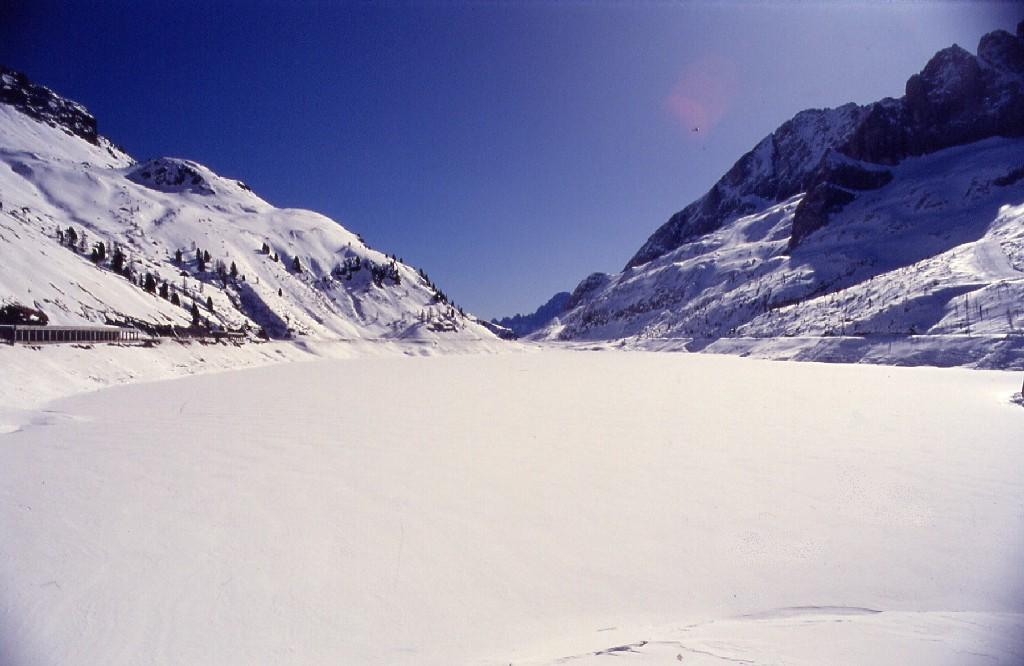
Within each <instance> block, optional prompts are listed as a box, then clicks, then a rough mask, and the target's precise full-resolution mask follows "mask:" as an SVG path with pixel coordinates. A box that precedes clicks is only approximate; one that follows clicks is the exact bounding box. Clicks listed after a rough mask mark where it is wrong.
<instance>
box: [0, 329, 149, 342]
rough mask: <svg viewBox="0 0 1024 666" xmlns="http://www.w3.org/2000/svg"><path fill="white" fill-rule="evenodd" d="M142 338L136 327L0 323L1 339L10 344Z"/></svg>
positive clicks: (126, 340) (122, 340) (113, 340)
mask: <svg viewBox="0 0 1024 666" xmlns="http://www.w3.org/2000/svg"><path fill="white" fill-rule="evenodd" d="M139 339H140V334H139V331H137V330H136V329H134V328H120V327H117V326H24V325H13V326H4V325H0V341H3V342H7V343H10V344H12V345H13V344H16V343H23V344H48V343H60V342H64V343H70V342H134V341H137V340H139Z"/></svg>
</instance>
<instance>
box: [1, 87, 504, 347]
mask: <svg viewBox="0 0 1024 666" xmlns="http://www.w3.org/2000/svg"><path fill="white" fill-rule="evenodd" d="M0 204H2V207H0V266H2V269H0V306H7V305H10V306H12V307H21V308H31V309H32V310H38V311H40V312H43V313H45V314H46V315H47V316H48V318H49V320H50V322H51V323H54V324H103V323H130V324H133V325H135V326H138V327H141V328H143V329H148V330H154V331H161V330H168V329H169V328H170V327H181V328H188V327H192V326H194V325H197V326H199V327H208V328H214V329H230V330H235V331H242V332H244V333H245V334H247V335H248V336H249V337H250V338H256V337H257V336H259V335H265V336H270V337H293V336H308V337H312V338H320V339H360V338H363V339H365V338H388V339H410V338H411V339H426V340H430V339H435V338H437V337H439V336H444V337H446V338H453V337H454V338H464V339H477V338H485V339H493V337H494V334H493V333H492V332H491V331H490V330H489V329H488V328H487V327H485V326H483V325H481V324H480V323H479V322H478V321H477V320H476V318H475V317H473V316H471V315H467V314H465V313H463V312H462V310H461V309H460V308H458V307H457V306H455V304H454V303H451V302H450V300H449V299H448V297H447V296H446V295H445V294H444V292H443V291H442V290H441V289H440V288H439V287H437V286H436V285H435V284H434V283H433V282H432V281H431V280H430V278H429V277H428V275H427V274H426V272H424V271H423V270H418V269H415V268H413V267H411V266H408V265H406V264H405V263H403V262H402V261H401V260H400V259H399V258H397V257H395V256H393V255H387V254H385V253H383V252H380V251H377V250H375V249H373V248H370V247H369V246H367V245H366V244H365V243H364V242H363V240H362V239H361V238H360V237H359V236H358V235H356V234H353V233H351V232H350V231H348V230H346V229H345V228H344V227H342V226H341V225H339V224H337V223H336V222H334V221H333V220H330V219H328V218H326V217H324V216H322V215H319V214H317V213H313V212H311V211H306V210H298V209H279V208H275V207H274V206H272V205H270V204H268V203H267V202H266V201H264V200H262V199H261V198H259V197H258V196H257V195H256V194H255V193H253V192H252V190H251V189H250V188H249V187H248V186H246V185H245V184H244V183H242V182H240V181H237V180H232V179H228V178H223V177H221V176H219V175H217V174H215V173H214V172H212V171H211V170H210V169H208V168H206V167H205V166H203V165H201V164H198V163H196V162H192V161H189V160H183V159H178V158H171V157H162V158H158V159H153V160H148V161H144V162H136V161H135V160H134V159H133V158H132V157H131V156H129V155H127V154H126V153H124V152H123V151H122V150H120V149H119V148H117V147H116V146H114V145H113V144H112V143H110V142H109V141H108V140H107V139H105V138H104V137H103V136H101V135H100V134H98V132H97V125H96V120H95V118H93V116H92V115H91V114H89V112H88V111H87V110H86V109H85V108H84V107H82V106H81V105H79V104H77V103H75V102H72V101H69V100H66V99H63V98H62V97H60V96H59V95H57V94H56V93H54V92H53V91H51V90H49V89H47V88H45V87H43V86H39V85H36V84H34V83H32V82H31V81H30V80H29V79H28V78H27V77H26V76H25V75H23V74H20V73H17V72H12V71H11V70H7V69H2V70H0Z"/></svg>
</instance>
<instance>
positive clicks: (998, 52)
mask: <svg viewBox="0 0 1024 666" xmlns="http://www.w3.org/2000/svg"><path fill="white" fill-rule="evenodd" d="M994 136H1003V137H1018V136H1024V22H1022V23H1021V25H1019V26H1018V27H1017V34H1016V35H1013V34H1010V33H1008V32H1005V31H1003V30H997V31H995V32H992V33H989V34H988V35H985V36H984V37H983V38H982V39H981V42H980V44H979V46H978V54H977V55H976V56H975V55H972V54H970V53H968V52H967V51H965V50H964V49H962V48H960V47H959V46H956V45H954V46H951V47H949V48H947V49H943V50H942V51H940V52H939V53H937V54H936V55H935V56H934V57H933V58H932V59H931V60H930V61H929V62H928V64H927V65H926V66H925V68H924V69H923V70H922V71H921V72H920V73H919V74H915V75H914V76H912V77H910V79H909V80H908V81H907V85H906V94H905V95H904V96H903V97H901V98H900V99H884V100H882V101H879V102H875V103H873V104H868V105H866V106H858V105H856V104H847V105H845V106H841V107H839V108H836V109H824V110H809V111H803V112H801V113H798V114H797V115H796V116H794V117H793V118H792V119H791V120H789V121H787V122H786V123H784V124H783V125H782V126H781V127H779V128H778V129H777V130H776V131H775V132H773V133H772V134H771V135H769V136H768V137H766V138H765V139H764V140H763V141H761V142H760V143H759V144H758V145H757V146H755V147H754V149H753V150H751V151H750V152H749V153H747V154H746V155H744V156H743V157H741V158H740V159H739V161H737V162H736V164H735V165H734V166H733V167H732V168H731V169H730V170H729V172H728V173H726V174H725V175H724V176H723V177H722V178H721V179H720V180H719V181H718V182H717V183H716V184H715V185H714V186H713V187H712V188H711V190H710V191H708V193H707V194H705V195H704V196H703V197H701V198H700V199H698V200H696V201H694V202H693V203H691V204H690V205H689V206H687V207H686V208H684V209H683V210H681V211H680V212H678V213H676V214H675V215H673V216H672V217H671V218H670V219H669V221H668V222H666V223H665V224H664V225H662V226H661V227H660V228H659V229H658V230H657V231H655V232H654V234H653V235H652V236H651V237H650V238H649V239H648V240H647V242H646V243H644V245H643V246H642V247H641V248H640V250H639V251H637V253H636V254H635V255H634V256H633V257H632V258H631V259H630V260H629V262H628V263H627V264H626V268H627V269H629V268H633V267H636V266H640V265H642V264H645V263H647V262H649V261H651V260H652V259H655V258H657V257H659V256H662V255H664V254H665V253H667V252H670V251H672V250H674V249H676V248H678V247H679V246H680V245H682V244H683V243H686V242H689V241H691V240H693V239H694V238H697V237H699V236H701V235H702V234H706V233H708V232H711V231H714V230H715V229H718V228H720V227H721V226H722V225H723V224H724V223H726V222H727V221H728V220H730V219H734V218H736V217H738V216H741V215H747V214H750V213H753V212H755V211H757V210H763V209H764V208H765V207H766V206H768V205H771V204H777V203H779V202H781V201H783V200H785V199H788V198H789V197H791V196H793V195H795V194H798V193H802V192H811V193H814V196H813V197H811V198H810V200H809V201H808V203H807V210H806V211H802V212H801V214H800V215H799V216H798V220H797V224H796V225H795V226H794V229H793V236H792V240H791V243H790V245H791V247H795V246H796V245H798V244H799V243H800V241H802V240H803V239H804V238H806V237H807V235H808V234H810V233H812V232H813V231H814V230H816V229H819V228H821V227H822V226H823V225H824V224H826V223H827V221H828V215H829V214H830V213H831V212H834V211H835V210H838V209H839V208H841V207H842V206H843V205H845V203H848V201H847V200H848V199H849V197H847V196H846V195H845V194H843V192H844V191H847V190H854V191H859V190H864V189H871V188H873V187H877V186H881V184H884V182H882V181H883V180H884V178H885V177H884V176H878V175H877V174H878V172H879V169H877V168H876V167H872V166H864V165H863V164H861V163H871V164H875V165H885V166H891V165H894V164H898V163H899V162H900V161H901V160H903V159H904V158H906V157H911V156H918V155H925V154H928V153H933V152H935V151H938V150H941V149H943V148H949V147H951V146H958V145H963V144H966V143H971V142H974V141H979V140H981V139H985V138H988V137H994ZM837 165H839V166H840V167H841V173H836V170H835V169H836V166H837ZM861 170H864V171H867V172H868V173H863V174H862V173H858V172H859V171H861Z"/></svg>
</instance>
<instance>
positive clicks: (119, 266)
mask: <svg viewBox="0 0 1024 666" xmlns="http://www.w3.org/2000/svg"><path fill="white" fill-rule="evenodd" d="M124 269H125V256H124V252H122V251H121V246H119V245H115V246H114V255H113V256H112V257H111V258H110V270H112V271H114V272H115V273H117V274H118V275H124Z"/></svg>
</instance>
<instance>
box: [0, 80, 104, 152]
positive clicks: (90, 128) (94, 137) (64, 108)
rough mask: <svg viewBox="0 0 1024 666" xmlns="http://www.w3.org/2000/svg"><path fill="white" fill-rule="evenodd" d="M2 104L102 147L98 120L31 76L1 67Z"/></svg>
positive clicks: (0, 91)
mask: <svg viewBox="0 0 1024 666" xmlns="http://www.w3.org/2000/svg"><path fill="white" fill-rule="evenodd" d="M0 103H3V104H10V105H11V106H13V107H15V108H16V109H18V110H19V111H21V112H22V113H24V114H26V115H28V116H29V117H31V118H34V119H35V120H38V121H40V122H44V123H46V124H48V125H50V126H51V127H57V128H59V129H61V130H63V131H65V132H67V133H68V134H72V135H74V136H78V137H80V138H82V139H85V140H86V141H88V142H89V143H92V144H94V145H98V144H99V134H98V133H97V131H96V119H95V118H94V117H93V116H92V114H90V113H89V112H88V111H86V110H85V107H83V106H82V105H81V104H78V103H77V102H72V101H70V100H67V99H64V98H63V97H61V96H60V95H58V94H56V93H55V92H53V91H52V90H50V89H49V88H46V87H44V86H40V85H36V84H34V83H32V82H31V81H30V80H29V78H28V77H27V76H25V75H24V74H22V73H21V72H16V71H14V70H12V69H8V68H6V67H4V66H3V65H0Z"/></svg>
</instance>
